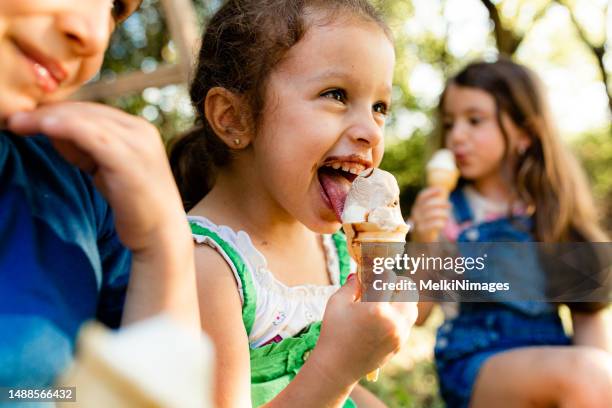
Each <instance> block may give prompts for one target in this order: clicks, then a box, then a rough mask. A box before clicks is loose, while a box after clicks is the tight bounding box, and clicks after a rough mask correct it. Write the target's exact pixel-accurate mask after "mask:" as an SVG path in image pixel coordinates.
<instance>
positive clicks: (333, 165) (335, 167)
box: [331, 163, 341, 170]
mask: <svg viewBox="0 0 612 408" xmlns="http://www.w3.org/2000/svg"><path fill="white" fill-rule="evenodd" d="M331 166H332V168H333V169H334V170H338V169H339V168H340V166H341V165H340V163H333V164H332V165H331Z"/></svg>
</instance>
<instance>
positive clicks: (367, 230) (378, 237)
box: [342, 222, 409, 263]
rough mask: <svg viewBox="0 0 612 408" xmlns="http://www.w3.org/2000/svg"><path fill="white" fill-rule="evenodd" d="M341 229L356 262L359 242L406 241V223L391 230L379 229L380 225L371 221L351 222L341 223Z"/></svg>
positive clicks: (359, 249) (358, 254) (359, 248)
mask: <svg viewBox="0 0 612 408" xmlns="http://www.w3.org/2000/svg"><path fill="white" fill-rule="evenodd" d="M342 229H343V230H344V233H345V235H346V242H347V244H348V250H349V253H350V255H351V258H353V259H354V260H355V262H357V263H361V244H363V243H365V242H368V243H385V242H406V234H408V229H409V228H408V225H406V224H405V223H402V224H399V225H398V226H397V228H396V229H394V230H392V231H387V230H381V229H380V227H379V226H378V225H377V224H375V223H371V222H357V223H352V224H342Z"/></svg>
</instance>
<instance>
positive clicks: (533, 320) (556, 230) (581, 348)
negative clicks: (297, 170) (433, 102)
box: [411, 59, 612, 408]
mask: <svg viewBox="0 0 612 408" xmlns="http://www.w3.org/2000/svg"><path fill="white" fill-rule="evenodd" d="M542 95H543V94H542V91H541V88H540V85H539V83H538V81H537V80H536V78H535V76H534V74H533V73H532V72H531V71H530V70H528V69H527V68H525V67H523V66H520V65H517V64H515V63H513V62H511V61H509V60H505V59H502V60H499V61H497V62H493V63H484V62H481V63H474V64H471V65H469V66H467V67H466V68H465V69H463V70H462V71H461V72H460V73H459V74H458V75H457V76H456V77H454V78H452V79H451V80H450V81H449V82H448V85H447V87H446V89H445V91H444V93H443V95H442V97H441V100H440V114H441V119H442V123H443V125H444V126H443V128H444V138H443V140H442V142H441V143H440V145H441V146H446V147H447V148H449V149H451V150H452V151H453V153H454V155H455V159H456V161H457V166H458V168H459V170H460V172H461V180H460V182H459V186H458V187H457V188H456V189H455V191H454V192H452V194H451V195H450V199H449V200H448V201H450V203H449V202H448V201H447V200H445V199H444V198H443V197H444V194H442V192H441V191H440V190H439V189H436V188H428V189H426V190H424V191H422V192H421V193H420V194H419V196H418V198H417V200H416V202H415V205H414V208H413V210H412V216H411V218H412V221H413V222H414V225H415V228H414V232H413V240H414V241H419V242H424V241H427V239H425V238H424V237H429V236H432V235H433V236H436V235H439V236H440V238H439V239H440V240H449V241H453V242H470V241H471V242H524V241H545V242H562V241H565V242H568V241H570V242H571V241H607V238H606V237H605V235H604V234H603V232H602V231H601V230H600V229H599V227H598V225H597V224H596V221H595V219H596V217H595V211H594V207H593V203H592V199H591V196H590V192H589V191H588V189H587V186H586V183H585V181H584V177H583V175H582V172H581V170H580V168H579V167H578V166H577V165H576V163H575V161H574V160H573V158H572V157H571V156H570V155H569V154H568V153H567V152H566V151H565V150H564V149H563V147H562V145H561V143H560V140H559V138H558V136H557V134H556V133H555V131H554V129H553V126H552V123H551V120H550V118H549V116H548V112H547V108H546V104H545V103H544V98H543V96H542ZM432 232H434V233H433V234H432ZM436 232H438V233H439V234H436ZM530 270H531V271H533V269H530ZM540 271H541V270H540ZM534 275H536V276H534ZM525 280H527V281H529V282H530V283H533V285H534V287H535V288H542V289H541V290H545V289H544V288H545V282H544V273H543V271H542V273H541V274H539V273H535V274H533V273H532V275H531V276H525ZM536 290H539V289H536ZM458 306H459V310H458V314H457V315H456V316H454V318H449V319H447V321H446V322H445V323H444V324H443V325H442V326H441V327H440V329H439V331H438V336H437V341H436V348H435V355H436V364H437V368H438V373H439V378H440V386H441V392H442V395H443V397H444V399H445V400H446V402H447V405H448V406H449V407H467V406H468V405H469V406H471V407H486V408H488V407H495V408H499V407H534V406H536V407H549V406H555V407H556V406H561V407H602V408H603V407H610V406H612V355H611V354H610V351H611V350H612V344H611V343H612V339H611V338H610V337H609V334H607V335H606V332H607V327H606V321H605V319H604V312H603V311H602V309H603V307H605V305H592V304H578V305H570V307H571V310H572V320H573V325H574V335H573V337H568V336H567V335H566V334H565V332H564V329H563V326H562V324H561V320H560V319H559V315H558V312H557V305H555V304H550V303H543V302H517V301H513V302H509V301H506V302H502V301H500V302H498V303H462V304H459V305H458ZM430 308H431V304H421V305H419V311H420V316H419V321H423V320H424V319H425V318H426V316H427V314H428V312H429V310H430ZM570 345H573V346H572V347H568V346H570Z"/></svg>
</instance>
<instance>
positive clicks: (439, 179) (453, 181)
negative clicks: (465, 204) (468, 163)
mask: <svg viewBox="0 0 612 408" xmlns="http://www.w3.org/2000/svg"><path fill="white" fill-rule="evenodd" d="M457 180H459V171H458V170H454V171H453V170H446V169H431V170H429V171H427V185H428V186H430V187H439V188H440V189H442V191H443V192H444V194H445V197H446V198H448V196H449V195H450V193H451V191H453V190H454V189H455V187H456V186H457Z"/></svg>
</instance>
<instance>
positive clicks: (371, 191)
mask: <svg viewBox="0 0 612 408" xmlns="http://www.w3.org/2000/svg"><path fill="white" fill-rule="evenodd" d="M342 229H343V230H344V233H345V234H346V240H347V245H348V250H349V253H350V254H351V257H352V258H353V259H354V260H355V262H357V264H358V268H359V272H358V277H359V279H360V281H361V282H363V280H364V277H363V276H361V275H362V270H363V268H362V257H361V248H362V245H363V244H364V243H392V242H400V243H402V242H406V234H407V233H408V229H409V228H408V226H407V225H406V223H405V222H404V220H403V218H402V213H401V210H400V207H399V187H398V185H397V181H396V180H395V177H393V175H391V173H388V172H386V171H383V170H380V169H370V170H366V171H365V172H363V173H361V174H360V175H359V177H357V178H356V179H355V180H354V181H353V184H352V186H351V189H350V190H349V193H348V196H347V199H346V202H345V205H344V211H343V213H342ZM379 372H380V369H377V370H374V371H372V372H371V373H368V374H367V376H366V379H367V380H368V381H376V380H377V379H378V374H379Z"/></svg>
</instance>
